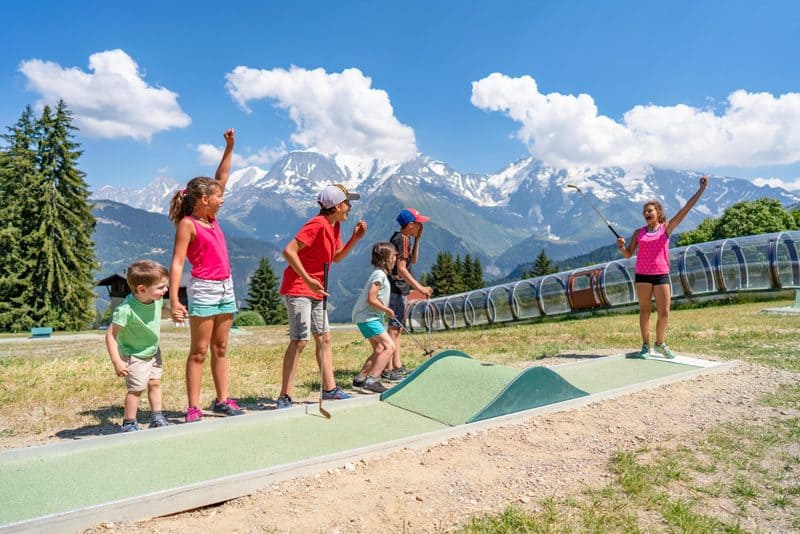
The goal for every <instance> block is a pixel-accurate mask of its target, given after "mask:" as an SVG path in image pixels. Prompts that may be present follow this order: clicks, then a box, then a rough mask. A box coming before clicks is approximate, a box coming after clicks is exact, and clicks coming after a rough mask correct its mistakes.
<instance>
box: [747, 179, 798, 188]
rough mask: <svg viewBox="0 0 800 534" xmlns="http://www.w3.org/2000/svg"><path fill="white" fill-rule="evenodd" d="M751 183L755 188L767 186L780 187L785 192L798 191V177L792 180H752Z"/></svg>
mask: <svg viewBox="0 0 800 534" xmlns="http://www.w3.org/2000/svg"><path fill="white" fill-rule="evenodd" d="M753 183H754V184H756V185H757V186H759V187H760V186H763V185H768V186H770V187H782V188H783V189H786V190H787V191H800V177H798V178H795V179H793V180H784V179H783V178H754V179H753Z"/></svg>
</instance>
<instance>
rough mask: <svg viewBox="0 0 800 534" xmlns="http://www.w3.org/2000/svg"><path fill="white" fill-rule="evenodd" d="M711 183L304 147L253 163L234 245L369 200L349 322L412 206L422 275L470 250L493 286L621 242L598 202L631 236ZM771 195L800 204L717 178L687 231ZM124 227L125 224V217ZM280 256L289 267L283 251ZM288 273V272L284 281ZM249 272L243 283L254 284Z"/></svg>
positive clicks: (344, 271) (158, 201)
mask: <svg viewBox="0 0 800 534" xmlns="http://www.w3.org/2000/svg"><path fill="white" fill-rule="evenodd" d="M699 176H700V174H699V173H697V172H692V171H673V170H665V169H656V168H649V169H642V170H640V171H638V172H626V171H625V170H623V169H618V168H608V169H597V170H591V169H555V168H552V167H548V166H546V165H544V164H543V163H542V162H541V161H538V160H536V159H534V158H525V159H522V160H519V161H517V162H514V163H512V164H510V165H508V166H507V167H506V168H504V169H502V170H500V171H499V172H497V173H492V174H469V173H461V172H459V171H456V170H454V169H453V168H451V167H450V166H448V165H447V164H446V163H443V162H441V161H436V160H433V159H431V158H429V157H427V156H424V155H420V156H418V157H417V158H416V159H414V160H412V161H410V162H406V163H404V164H402V165H398V164H389V163H384V162H381V161H377V160H364V159H356V158H350V157H346V156H342V155H330V156H329V155H323V154H320V153H316V152H311V151H302V152H300V151H298V152H291V153H289V154H287V155H286V156H284V157H283V158H282V159H281V160H279V161H278V162H276V163H275V164H274V165H273V166H272V168H270V169H269V171H265V170H263V169H260V168H258V167H248V168H245V169H239V170H237V171H235V172H233V173H231V176H230V179H229V181H228V187H227V189H226V192H225V205H224V206H223V208H222V211H221V212H220V215H221V219H222V222H223V228H224V229H225V232H226V234H227V235H229V236H231V238H235V239H239V238H255V239H256V240H263V241H267V242H269V243H271V245H270V246H276V247H277V249H274V250H279V249H280V248H281V247H282V246H283V245H284V244H285V243H286V241H287V240H288V239H290V238H291V236H292V235H294V233H295V232H296V231H297V230H298V229H299V228H300V226H301V225H302V224H303V222H305V220H306V219H307V218H308V217H309V216H311V215H313V214H315V213H316V212H317V210H318V206H317V204H316V196H317V193H318V192H319V190H320V189H321V188H322V187H323V186H324V185H328V184H331V183H342V184H344V185H345V186H346V187H347V188H348V189H350V190H351V191H358V192H359V193H361V200H359V201H357V202H354V203H353V209H352V213H351V218H350V219H351V220H350V221H348V222H346V223H345V224H344V225H343V234H342V238H343V239H347V238H348V237H349V233H350V232H352V228H353V222H354V221H355V220H358V219H364V220H365V221H367V224H368V226H369V228H368V231H367V239H365V240H364V241H363V242H361V243H359V244H358V245H356V247H355V248H354V250H353V251H352V253H351V254H350V256H349V257H348V258H347V261H344V262H342V263H341V264H337V265H336V266H335V268H334V269H332V270H331V280H330V283H331V287H332V288H333V292H334V293H333V294H334V295H335V298H334V299H333V300H334V302H335V306H336V307H337V308H338V310H336V311H335V312H334V313H333V315H332V317H334V318H335V320H347V318H348V317H349V311H350V307H351V306H352V302H353V300H354V299H355V297H356V295H357V293H358V291H359V289H360V287H361V285H362V284H363V281H364V279H365V278H366V276H367V274H368V272H369V269H370V264H369V257H368V256H369V250H370V248H371V244H372V243H374V242H376V241H386V240H388V239H389V237H390V236H391V234H392V232H394V231H395V230H396V229H397V223H396V222H395V216H396V215H397V213H398V211H400V210H401V209H403V208H404V207H406V206H413V207H415V208H417V209H419V210H420V211H421V212H422V213H424V214H426V215H429V216H430V217H431V222H430V223H428V224H426V225H425V237H424V240H423V243H422V247H421V253H420V260H419V262H418V264H417V265H416V266H415V269H416V272H418V273H419V272H427V271H429V270H430V267H431V265H432V264H433V263H434V262H435V260H436V255H437V253H438V252H441V251H445V250H446V251H449V252H451V253H452V254H453V255H454V256H456V255H458V256H461V257H464V256H465V255H466V254H470V255H471V256H472V257H474V258H477V259H479V260H480V261H481V264H482V265H483V266H484V269H485V270H486V275H487V279H491V278H497V277H501V276H505V275H506V274H507V273H509V272H510V271H511V270H513V269H514V268H515V267H517V266H518V265H520V264H522V263H526V262H531V261H533V259H534V258H535V257H536V255H537V254H538V253H539V252H540V251H541V250H542V249H544V250H545V251H546V252H547V254H548V256H550V257H551V258H552V259H554V260H559V259H564V258H567V257H571V256H576V255H579V254H582V253H586V252H588V251H591V250H593V249H595V248H597V247H599V246H602V245H608V244H613V242H614V237H613V236H612V235H611V233H610V232H609V231H608V228H606V226H605V223H604V222H603V221H602V219H600V218H599V217H598V216H597V214H595V213H594V212H593V211H592V209H591V207H590V206H589V204H588V202H587V199H588V201H590V202H591V203H592V204H594V206H595V207H596V208H597V209H598V210H600V211H601V212H602V213H604V214H605V216H606V217H607V218H608V219H609V220H610V221H611V222H612V224H613V225H614V226H615V228H616V229H617V230H618V231H619V232H620V233H621V234H623V235H625V236H629V235H630V234H631V232H632V231H633V230H634V228H637V227H639V226H641V224H642V216H641V209H642V204H643V203H644V201H645V200H647V199H651V198H656V199H658V200H660V201H661V202H662V204H663V205H664V207H665V210H666V212H667V215H668V216H669V215H671V214H674V213H675V212H676V211H677V210H678V209H680V207H681V206H682V205H683V203H684V202H685V201H686V199H688V198H689V197H690V196H692V195H693V194H694V192H695V191H696V190H697V187H698V179H699ZM570 184H571V185H576V186H578V187H579V188H581V190H582V191H583V193H584V195H585V196H586V198H582V197H581V195H580V194H578V193H577V192H576V191H575V190H574V189H572V188H569V187H567V186H568V185H570ZM180 187H182V185H181V184H177V183H175V182H173V181H171V180H167V179H159V180H156V181H155V182H153V183H152V184H150V185H148V186H147V187H145V188H143V189H140V190H134V189H130V188H113V187H103V188H101V189H100V190H99V191H98V192H97V193H95V195H94V198H95V199H109V200H114V201H116V202H122V203H124V204H127V205H129V206H132V207H136V208H140V209H145V210H148V211H151V212H157V213H162V214H164V213H166V212H167V208H168V205H169V201H170V199H171V198H172V196H173V195H174V193H175V191H176V190H178V189H179V188H180ZM762 197H770V198H775V199H778V200H779V201H780V202H782V203H783V204H784V205H790V204H797V203H798V202H800V196H799V195H797V194H795V193H792V192H788V191H786V190H783V189H778V188H772V187H766V186H764V187H758V186H755V185H754V184H753V183H752V182H749V181H747V180H742V179H737V178H728V177H723V176H712V177H711V182H710V185H709V187H708V189H707V190H706V192H705V194H704V195H703V196H702V197H701V199H700V201H699V202H698V203H697V205H696V206H695V208H694V209H693V210H692V211H691V212H689V214H688V215H687V217H686V219H685V220H684V222H683V223H682V224H681V227H680V229H681V230H690V229H692V228H694V227H695V226H696V225H697V224H699V223H700V221H702V220H703V219H704V218H706V217H711V216H713V217H716V216H719V215H720V214H721V212H722V211H723V210H724V209H725V208H727V207H728V206H730V205H732V204H735V203H737V202H740V201H743V200H755V199H757V198H762ZM120 221H121V222H119V224H123V223H124V217H122V218H121V219H120ZM130 224H131V225H133V224H135V223H134V222H133V221H131V222H130ZM108 228H109V229H112V228H113V227H112V226H108ZM109 235H110V236H111V237H109V240H107V241H108V243H106V245H104V246H111V245H110V244H111V243H112V242H113V232H112V233H111V234H109ZM161 241H164V243H163V246H162V248H164V249H165V250H166V249H168V248H169V247H170V246H171V239H168V238H164V239H162V240H161ZM243 242H244V241H243ZM253 243H255V241H253ZM100 246H101V244H100V243H98V247H100ZM256 248H258V247H256ZM253 250H256V249H255V248H254V249H253ZM275 257H276V258H277V259H278V261H280V256H279V255H276V256H275ZM280 270H281V268H280V267H278V268H277V269H276V271H278V272H276V274H279V272H280ZM248 276H249V273H246V274H242V275H241V277H242V279H243V280H244V281H246V279H247V277H248ZM242 283H244V282H242ZM243 287H244V286H243Z"/></svg>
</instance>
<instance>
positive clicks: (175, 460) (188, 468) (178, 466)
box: [0, 351, 710, 530]
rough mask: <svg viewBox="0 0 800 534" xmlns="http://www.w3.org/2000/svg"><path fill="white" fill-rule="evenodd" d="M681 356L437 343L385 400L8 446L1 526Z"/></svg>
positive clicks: (635, 378) (495, 406)
mask: <svg viewBox="0 0 800 534" xmlns="http://www.w3.org/2000/svg"><path fill="white" fill-rule="evenodd" d="M679 360H682V363H675V362H667V361H659V360H635V359H625V358H620V357H610V358H600V359H597V360H591V361H584V362H580V363H578V364H569V365H563V366H556V367H552V368H545V367H533V368H529V369H527V370H525V371H523V372H521V371H520V370H519V369H514V368H511V367H507V366H503V365H494V364H489V363H485V362H481V361H479V360H474V359H472V358H470V357H469V356H467V355H466V354H464V353H461V352H458V351H445V352H442V353H440V354H438V355H436V356H435V357H434V358H432V359H430V360H428V361H427V362H425V363H424V364H423V365H421V366H420V367H419V368H418V369H417V370H415V371H414V373H412V374H411V376H409V377H408V378H407V379H406V380H405V381H403V382H401V383H400V384H399V385H397V386H395V387H394V388H392V389H390V390H389V391H387V392H385V393H384V394H382V395H381V400H383V401H384V402H377V400H378V399H377V398H373V399H372V400H370V399H360V400H355V399H354V400H353V401H338V402H335V403H329V404H327V407H328V408H329V409H331V406H333V407H335V408H334V409H333V410H332V412H333V418H332V419H330V420H327V419H324V418H322V417H321V416H320V415H319V414H318V413H316V412H317V408H316V407H315V406H311V407H309V409H308V410H307V411H308V413H306V412H304V411H303V410H302V409H292V410H281V411H279V412H269V413H261V414H255V415H247V416H243V417H234V418H230V419H226V420H212V421H207V422H203V423H196V424H189V425H176V426H173V427H170V428H166V429H158V430H152V431H150V430H147V431H144V432H137V433H134V434H121V435H115V436H107V437H102V438H96V439H87V440H84V441H81V442H68V443H64V444H54V445H47V446H42V447H33V448H31V449H27V450H13V451H7V452H5V453H0V530H3V525H7V524H9V523H15V522H19V521H27V520H31V521H33V520H35V519H36V518H42V516H47V515H49V514H57V513H61V512H68V511H74V510H78V511H81V513H84V512H83V511H82V510H83V509H89V508H90V507H92V508H99V507H101V505H102V506H107V507H109V509H111V510H112V512H110V513H113V511H114V510H118V509H117V508H114V502H115V501H123V500H125V499H129V500H130V499H134V498H141V497H147V498H151V499H158V498H159V496H161V495H163V494H164V492H167V491H170V490H176V489H178V492H179V493H185V492H186V491H187V490H186V487H187V486H190V485H202V484H203V483H209V484H215V483H216V484H220V483H221V482H220V480H221V479H223V478H224V477H229V478H230V477H235V476H238V475H246V474H247V473H253V472H256V471H261V470H265V469H269V468H272V467H276V468H278V469H281V468H280V467H279V466H288V465H289V464H294V463H296V462H302V461H304V460H310V459H314V458H318V457H320V458H321V457H325V456H330V455H334V454H337V453H342V452H347V451H350V450H352V449H359V448H361V447H369V446H373V445H379V444H382V443H386V442H390V441H393V440H398V439H402V438H413V437H414V436H419V435H421V434H425V433H428V432H432V431H436V430H444V429H447V428H448V427H451V426H457V425H461V424H464V423H466V422H474V421H481V420H485V419H491V418H495V417H498V416H501V415H506V414H509V413H515V412H520V411H524V410H530V409H532V408H536V407H540V406H544V405H548V404H554V403H559V402H563V401H566V400H571V399H576V398H578V397H585V396H587V395H589V394H597V393H603V392H606V391H611V390H616V389H619V388H622V387H625V386H631V385H635V384H641V383H643V382H648V381H650V380H654V379H660V378H665V377H669V376H671V375H678V374H681V373H683V372H686V371H690V370H697V369H698V368H699V367H702V366H703V365H704V364H710V362H702V361H701V360H694V361H692V360H690V359H686V358H679ZM692 363H694V365H692ZM340 403H341V404H340ZM237 480H238V479H237ZM214 481H216V482H214ZM159 492H161V493H159ZM151 494H155V495H153V496H152V497H150V495H151ZM237 495H239V494H237ZM137 502H139V501H137ZM213 502H216V501H213V500H212V501H204V502H203V503H201V504H211V503H213ZM197 505H198V504H196V503H195V506H197ZM174 511H175V512H177V511H180V510H174ZM172 512H173V510H172V509H168V510H167V511H166V512H164V511H162V513H172ZM92 517H96V516H92ZM110 517H112V518H114V520H115V519H116V518H115V516H113V515H111V516H110ZM46 519H47V518H43V520H46ZM34 522H35V521H34Z"/></svg>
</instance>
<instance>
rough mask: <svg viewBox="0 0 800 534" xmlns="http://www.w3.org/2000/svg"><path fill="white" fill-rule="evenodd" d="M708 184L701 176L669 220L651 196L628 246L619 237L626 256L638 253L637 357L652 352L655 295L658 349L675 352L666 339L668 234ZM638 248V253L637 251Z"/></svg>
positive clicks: (662, 353) (669, 354) (661, 352)
mask: <svg viewBox="0 0 800 534" xmlns="http://www.w3.org/2000/svg"><path fill="white" fill-rule="evenodd" d="M707 186H708V177H707V176H703V177H702V178H700V188H699V189H698V190H697V192H696V193H695V194H694V195H693V196H692V198H690V199H689V200H688V201H687V202H686V204H685V205H684V206H683V207H682V208H681V209H680V210H678V213H676V214H675V216H674V217H673V218H672V219H669V221H667V218H666V216H665V215H664V208H663V207H662V206H661V203H660V202H657V201H655V200H651V201H649V202H647V203H646V204H645V205H644V208H643V210H642V215H643V216H644V220H645V223H646V224H645V225H644V226H642V227H641V228H639V229H638V230H636V231H635V232H634V233H633V236H632V237H631V243H630V245H628V246H627V247H626V246H625V238H623V237H620V238H619V239H617V246H618V247H619V250H620V252H621V253H622V255H623V256H624V257H626V258H630V257H631V256H634V255H636V295H637V297H638V299H639V331H640V332H641V335H642V348H641V350H640V351H639V352H637V353H635V356H633V357H635V358H642V359H646V358H648V357H649V356H650V355H651V352H650V312H651V310H652V299H653V297H655V299H656V310H657V311H658V319H657V320H656V343H655V350H656V351H657V353H658V354H656V356H658V355H660V356H663V357H665V358H674V357H675V354H674V353H673V352H672V351H671V350H670V348H669V347H668V346H667V344H666V343H665V342H664V338H665V337H666V335H667V326H668V324H669V306H670V299H671V294H670V285H669V270H670V268H669V238H670V236H671V235H672V232H674V231H675V228H677V226H678V225H679V224H680V223H681V221H682V220H683V218H684V217H686V214H687V213H689V210H690V209H692V208H693V207H694V205H695V204H696V203H697V201H698V199H699V198H700V195H702V194H703V191H705V189H706V187H707ZM637 248H638V254H637Z"/></svg>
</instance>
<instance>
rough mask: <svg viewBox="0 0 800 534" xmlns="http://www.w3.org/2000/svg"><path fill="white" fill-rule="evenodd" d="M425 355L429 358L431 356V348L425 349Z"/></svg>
mask: <svg viewBox="0 0 800 534" xmlns="http://www.w3.org/2000/svg"><path fill="white" fill-rule="evenodd" d="M425 356H427V357H428V358H430V357H431V356H433V349H428V350H426V351H425Z"/></svg>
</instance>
